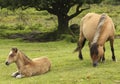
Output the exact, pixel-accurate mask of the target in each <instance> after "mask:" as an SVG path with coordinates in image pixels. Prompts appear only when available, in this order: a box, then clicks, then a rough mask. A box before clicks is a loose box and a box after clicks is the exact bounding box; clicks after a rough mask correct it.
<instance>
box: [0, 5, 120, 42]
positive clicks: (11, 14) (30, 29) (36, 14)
mask: <svg viewBox="0 0 120 84" xmlns="http://www.w3.org/2000/svg"><path fill="white" fill-rule="evenodd" d="M75 8H76V7H75V6H74V7H73V8H72V9H71V10H70V12H69V14H71V13H72V12H74V11H75ZM119 9H120V6H119V5H115V6H113V5H106V4H100V5H96V4H94V5H91V8H90V9H89V10H86V11H83V12H82V13H81V14H79V15H78V16H77V17H75V18H73V19H72V20H70V22H69V27H70V26H71V25H75V24H77V28H79V27H78V26H79V24H80V20H81V18H82V17H83V16H84V15H85V14H86V13H88V12H96V13H99V14H101V13H103V12H104V13H107V14H108V15H109V16H110V17H111V18H112V19H113V21H114V23H115V26H116V35H119V34H120V21H119V19H120V10H119ZM0 12H1V13H0V21H1V23H0V32H1V33H0V37H1V38H21V39H23V40H29V41H51V40H59V39H63V38H71V39H72V40H74V38H75V37H74V35H73V34H71V35H64V34H63V35H61V36H60V37H58V36H57V34H56V33H57V32H55V31H56V30H57V27H58V26H57V25H58V23H57V17H56V16H54V15H52V14H49V13H48V12H47V11H36V10H35V9H34V8H29V9H26V10H21V9H20V8H19V9H16V10H15V11H10V10H7V9H5V8H4V9H0ZM75 27H76V26H73V31H72V32H74V30H75ZM78 31H79V29H77V33H76V32H75V34H76V35H77V36H78V35H79V32H78ZM75 39H76V38H75ZM77 39H78V38H77Z"/></svg>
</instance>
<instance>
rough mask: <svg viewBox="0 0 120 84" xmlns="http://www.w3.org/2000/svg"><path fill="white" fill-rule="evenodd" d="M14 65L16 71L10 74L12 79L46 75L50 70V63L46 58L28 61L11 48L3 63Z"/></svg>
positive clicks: (15, 49) (23, 55) (22, 54)
mask: <svg viewBox="0 0 120 84" xmlns="http://www.w3.org/2000/svg"><path fill="white" fill-rule="evenodd" d="M11 63H15V64H16V65H17V68H18V71H16V72H14V73H13V74H12V76H13V77H16V78H22V77H30V76H33V75H39V74H43V73H46V72H48V71H49V70H50V68H51V62H50V61H49V60H48V58H47V57H40V58H35V59H32V60H31V59H29V58H28V57H27V56H25V54H24V53H22V52H21V51H20V50H18V49H17V48H12V49H11V51H10V53H9V56H8V58H7V60H6V62H5V64H6V65H9V64H11Z"/></svg>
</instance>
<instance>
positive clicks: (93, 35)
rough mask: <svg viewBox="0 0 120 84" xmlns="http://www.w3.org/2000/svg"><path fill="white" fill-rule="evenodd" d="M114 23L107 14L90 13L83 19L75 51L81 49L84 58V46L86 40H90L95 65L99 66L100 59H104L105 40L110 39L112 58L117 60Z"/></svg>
mask: <svg viewBox="0 0 120 84" xmlns="http://www.w3.org/2000/svg"><path fill="white" fill-rule="evenodd" d="M114 32H115V28H114V24H113V21H112V19H111V18H110V17H109V16H108V15H106V14H104V13H103V14H101V15H100V14H96V13H88V14H86V15H85V16H84V17H83V18H82V19H81V24H80V37H79V42H78V46H77V48H76V49H75V51H79V58H80V59H81V60H82V59H83V56H82V51H81V50H82V48H83V47H84V44H85V42H86V40H88V41H89V47H90V55H91V59H92V62H93V66H97V64H98V61H104V60H105V57H104V52H105V47H104V45H105V42H106V41H110V46H111V52H112V60H113V61H116V58H115V54H114V46H113V43H114Z"/></svg>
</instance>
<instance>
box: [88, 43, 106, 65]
mask: <svg viewBox="0 0 120 84" xmlns="http://www.w3.org/2000/svg"><path fill="white" fill-rule="evenodd" d="M103 54H104V50H103V46H100V45H98V44H97V43H94V44H92V45H91V47H90V55H91V59H92V62H93V66H94V67H96V66H97V65H98V61H100V60H101V58H102V57H103Z"/></svg>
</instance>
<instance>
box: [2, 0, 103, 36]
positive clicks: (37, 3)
mask: <svg viewBox="0 0 120 84" xmlns="http://www.w3.org/2000/svg"><path fill="white" fill-rule="evenodd" d="M101 1H102V0H0V6H1V7H7V8H10V9H16V8H19V7H21V8H22V9H26V8H29V7H34V8H36V9H37V10H38V11H42V10H47V11H48V12H49V13H51V14H54V15H56V16H57V18H58V33H59V34H63V33H68V31H69V28H68V24H69V20H71V19H72V18H74V17H76V16H77V15H79V14H80V13H81V12H82V11H84V10H87V9H89V8H90V5H88V6H86V7H83V4H93V3H100V2H101ZM75 5H76V11H75V12H74V13H73V14H71V15H68V13H69V11H70V9H71V8H72V7H73V6H75Z"/></svg>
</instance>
